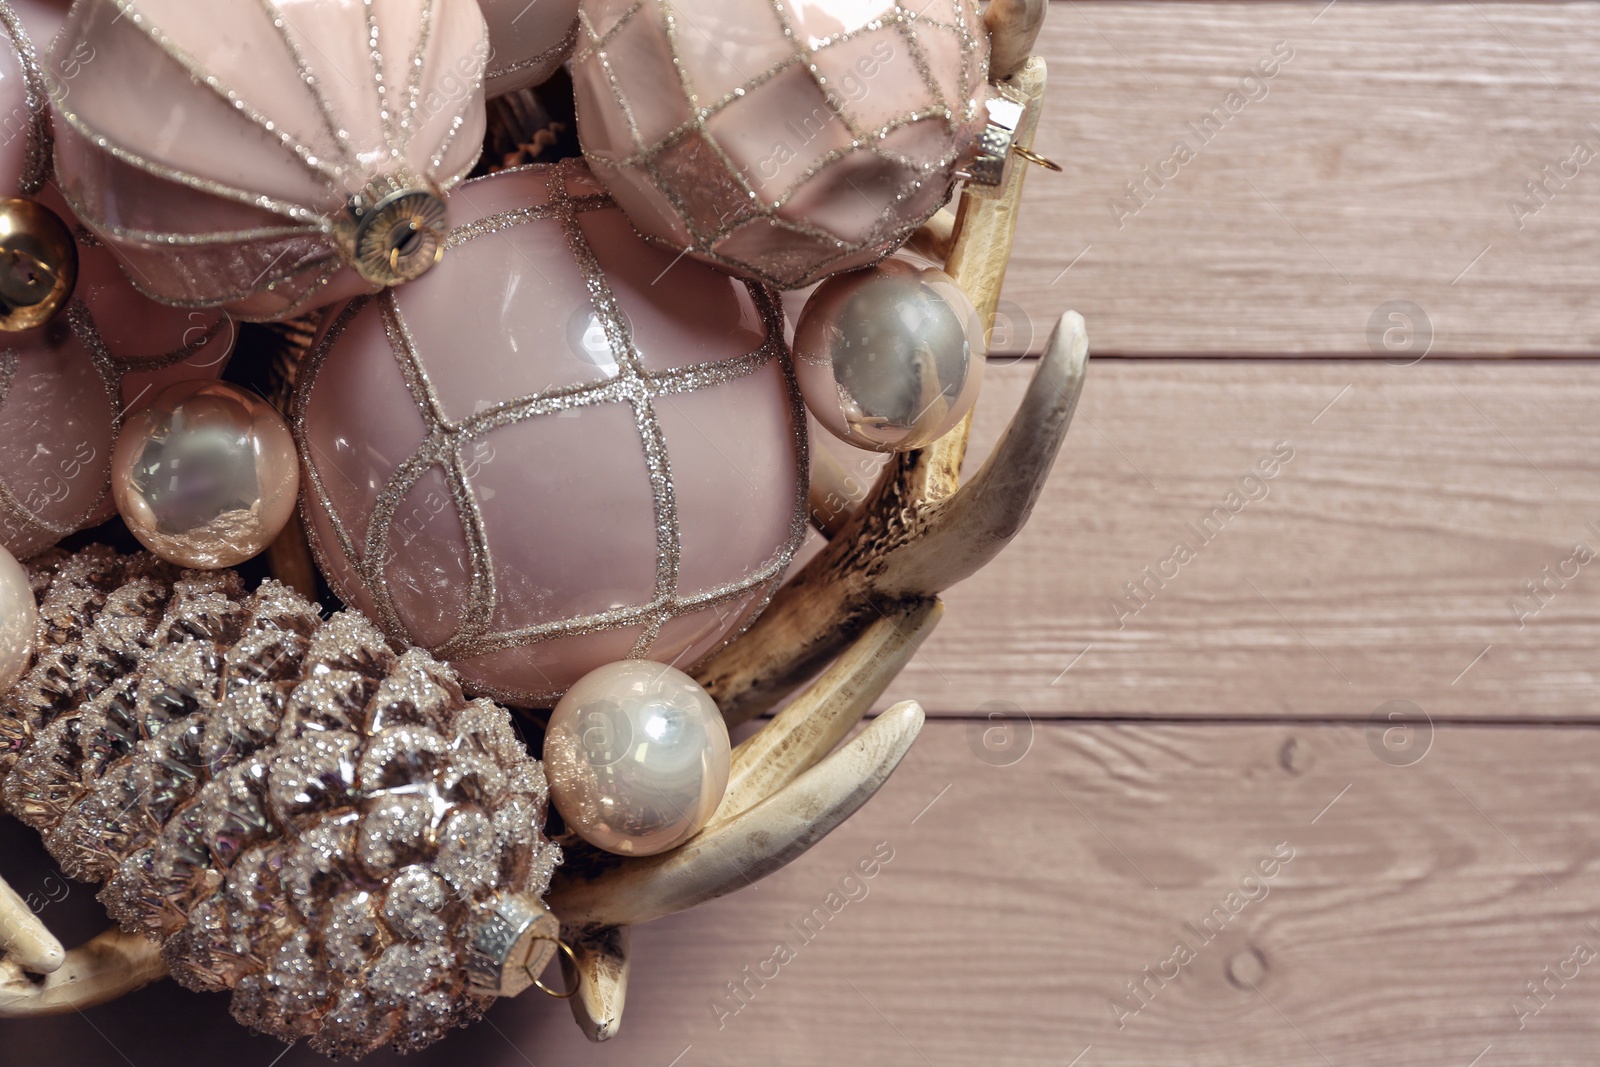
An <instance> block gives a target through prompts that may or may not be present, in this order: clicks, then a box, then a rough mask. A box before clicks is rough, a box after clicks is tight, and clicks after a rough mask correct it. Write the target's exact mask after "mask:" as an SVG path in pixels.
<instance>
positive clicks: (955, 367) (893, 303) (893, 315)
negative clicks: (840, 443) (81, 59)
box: [794, 256, 987, 452]
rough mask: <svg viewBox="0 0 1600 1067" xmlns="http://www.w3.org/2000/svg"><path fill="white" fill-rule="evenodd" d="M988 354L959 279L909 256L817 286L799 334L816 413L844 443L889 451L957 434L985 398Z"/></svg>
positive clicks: (799, 371)
mask: <svg viewBox="0 0 1600 1067" xmlns="http://www.w3.org/2000/svg"><path fill="white" fill-rule="evenodd" d="M986 354H987V353H986V350H985V346H984V342H983V331H982V329H981V328H980V326H979V322H978V313H977V311H976V310H975V309H974V308H973V306H972V301H971V300H970V299H968V298H967V295H966V293H964V292H962V291H961V287H960V286H959V285H957V284H956V283H955V279H953V278H951V277H950V275H948V274H946V273H945V272H944V271H942V270H939V269H938V268H937V267H930V266H925V265H924V264H922V263H921V262H920V261H916V260H913V259H911V258H910V257H905V256H900V257H896V258H894V259H887V260H884V261H883V262H882V263H879V264H878V265H877V266H875V267H868V268H866V269H865V270H858V271H851V272H850V273H849V274H838V275H835V276H834V277H832V278H829V279H828V280H827V281H825V282H823V283H822V284H821V285H819V286H817V288H816V290H815V291H814V292H813V293H812V294H811V297H810V298H809V299H808V300H807V301H806V306H805V310H804V311H803V312H801V315H800V321H799V323H798V324H796V326H795V331H794V367H795V377H796V378H797V379H798V380H799V382H800V393H801V395H802V396H803V397H804V398H805V402H806V407H807V408H808V409H809V410H810V412H811V414H812V415H814V416H815V417H816V419H817V421H818V422H820V423H821V424H822V425H823V426H824V427H825V428H826V429H827V430H828V431H829V432H830V433H832V434H834V435H835V436H836V437H839V438H841V439H842V440H845V441H848V442H850V443H851V444H853V445H856V446H857V447H859V448H870V449H873V450H875V451H879V452H905V451H908V450H910V449H913V448H922V447H924V446H925V445H930V444H932V443H933V442H934V441H937V440H938V439H939V438H940V437H943V436H944V435H945V434H947V433H949V432H950V431H951V430H952V429H954V428H955V426H956V424H957V423H959V422H960V421H961V420H962V419H963V418H965V417H966V414H967V412H968V411H970V410H972V405H973V404H974V403H976V402H977V399H978V389H979V386H980V385H981V383H982V381H983V365H984V358H985V356H986Z"/></svg>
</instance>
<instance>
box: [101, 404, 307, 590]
mask: <svg viewBox="0 0 1600 1067" xmlns="http://www.w3.org/2000/svg"><path fill="white" fill-rule="evenodd" d="M111 482H112V494H113V495H114V496H115V498H116V501H117V510H118V511H119V512H120V513H121V515H122V519H123V521H124V522H126V523H127V524H128V529H129V530H131V531H132V532H133V535H134V536H135V537H137V538H138V539H139V542H140V543H141V544H143V545H144V546H145V547H146V548H148V549H150V551H152V552H154V553H155V554H156V555H158V556H160V557H161V558H162V559H165V560H167V561H168V562H171V563H178V564H181V565H183V566H185V567H199V568H207V569H211V568H217V567H231V566H233V565H234V564H236V563H242V562H244V561H245V560H247V559H249V558H250V557H252V556H254V555H256V554H257V553H258V552H260V551H261V550H262V549H264V548H266V547H267V545H268V544H270V543H271V542H272V539H273V538H274V537H277V536H278V533H279V531H281V530H282V529H283V527H284V525H285V524H286V523H287V522H288V521H289V518H290V516H291V515H293V514H294V504H295V493H296V491H297V490H298V488H299V485H300V465H299V461H298V459H297V457H296V455H295V449H294V438H293V436H292V435H291V434H290V433H289V427H288V425H287V424H286V423H285V422H284V421H283V417H282V416H281V415H279V414H278V413H277V411H276V410H274V409H273V407H272V405H270V404H268V403H267V402H266V401H264V400H262V399H260V398H259V397H256V396H254V395H252V394H250V393H247V392H245V391H244V390H243V389H240V388H238V387H237V386H234V385H230V384H228V383H225V382H180V383H179V384H177V385H174V386H172V387H170V388H168V389H166V390H164V391H163V392H162V393H161V394H160V395H159V396H157V397H156V398H155V400H153V401H152V402H151V403H150V405H149V406H148V407H146V408H143V409H141V410H140V411H139V412H138V413H137V414H135V415H134V416H132V417H131V418H130V419H128V421H127V424H126V425H124V426H123V429H122V435H121V437H119V438H118V440H117V446H116V450H115V452H114V453H113V454H112V461H111Z"/></svg>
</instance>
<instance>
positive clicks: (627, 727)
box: [544, 660, 730, 856]
mask: <svg viewBox="0 0 1600 1067" xmlns="http://www.w3.org/2000/svg"><path fill="white" fill-rule="evenodd" d="M729 759H730V752H729V747H728V728H727V726H726V725H724V723H723V721H722V713H721V712H720V711H718V710H717V705H716V703H715V702H714V701H713V700H712V699H711V696H710V695H709V694H708V693H707V692H706V691H705V690H704V689H702V688H700V686H699V685H697V684H695V681H694V679H693V678H690V677H689V676H688V675H687V674H684V673H683V672H682V671H680V670H677V669H675V668H673V667H669V666H667V665H666V664H664V663H652V662H650V661H649V660H624V661H622V662H620V663H610V664H607V665H606V666H604V667H601V668H599V669H598V670H594V671H590V672H589V673H588V674H586V675H584V676H583V677H582V678H580V679H578V681H577V683H576V684H574V685H573V687H572V688H571V689H569V690H568V691H567V695H566V696H564V697H562V698H561V700H560V702H559V703H557V704H556V706H555V710H554V711H552V712H551V713H550V729H549V731H548V732H547V733H546V734H545V741H544V764H545V774H546V775H547V776H548V777H549V779H550V799H551V801H552V802H553V803H554V804H555V806H556V809H557V810H558V811H560V812H561V817H562V818H563V819H564V820H565V821H566V824H567V826H568V828H569V829H572V830H574V831H576V832H577V833H578V834H579V836H581V837H582V838H583V839H584V840H585V841H587V842H589V843H590V844H591V845H594V846H596V847H597V848H603V849H605V850H606V851H607V852H615V853H617V854H618V855H622V856H653V855H655V854H656V853H658V852H665V851H666V850H667V849H669V848H673V847H675V846H677V845H680V844H682V843H683V842H685V841H687V840H688V839H689V838H691V837H693V836H694V835H695V834H697V833H699V832H700V831H701V829H703V828H704V827H705V825H706V823H707V822H709V821H710V819H711V816H712V815H713V814H714V813H715V812H716V810H717V805H718V804H720V803H722V795H723V793H725V792H726V791H727V788H728V769H729Z"/></svg>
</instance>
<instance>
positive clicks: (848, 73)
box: [572, 0, 989, 289]
mask: <svg viewBox="0 0 1600 1067" xmlns="http://www.w3.org/2000/svg"><path fill="white" fill-rule="evenodd" d="M580 18H581V20H582V29H581V35H582V36H581V38H580V40H579V42H578V47H577V51H576V52H575V53H574V55H573V60H572V77H573V82H574V85H575V87H576V90H577V105H578V134H579V137H580V138H581V140H582V142H583V151H584V155H585V156H586V157H587V158H588V160H589V163H590V165H591V166H592V167H594V171H595V174H596V176H597V177H599V178H600V180H601V181H603V182H604V183H605V184H606V187H607V188H608V189H610V191H611V194H612V195H613V196H615V197H616V198H617V203H619V204H620V205H622V207H623V209H624V210H625V211H627V213H628V217H629V218H630V219H631V220H632V221H633V223H634V225H635V226H637V227H638V228H639V230H640V232H642V233H644V234H645V235H647V236H649V237H651V238H653V239H655V240H657V241H660V242H662V243H664V244H666V245H668V246H670V247H672V248H674V249H687V250H689V251H690V253H691V254H693V255H695V256H697V257H699V258H701V259H703V260H705V261H707V262H710V263H715V264H717V265H718V266H721V267H723V268H724V269H727V270H731V271H734V272H736V273H739V274H742V275H745V276H747V277H751V278H759V279H761V280H764V281H767V282H770V283H771V284H773V285H776V286H778V287H779V288H781V289H794V288H800V287H802V286H805V285H809V284H811V283H812V282H815V281H817V280H819V279H821V278H823V277H825V276H826V275H829V274H834V273H837V272H839V271H843V270H850V269H853V268H856V267H862V266H866V265H867V264H869V263H872V262H875V261H876V260H878V259H880V258H882V257H883V256H884V255H887V254H888V253H889V252H891V251H893V250H894V249H895V248H897V247H898V246H899V245H900V244H902V243H904V241H905V240H906V239H907V238H908V237H910V235H911V234H912V232H913V231H915V230H916V228H917V227H918V226H920V225H921V224H922V223H923V222H924V221H926V220H927V219H928V217H929V216H931V215H932V214H933V213H934V212H935V211H937V210H938V209H939V207H940V206H941V205H943V204H944V203H945V201H946V200H947V199H948V198H949V195H950V190H951V186H952V183H953V182H954V179H955V173H956V169H957V167H958V165H960V163H961V162H962V161H963V160H964V159H965V158H966V157H967V155H968V154H969V153H971V152H973V151H975V149H976V142H977V138H978V135H979V134H980V133H981V132H982V130H983V128H984V125H985V122H986V121H987V116H986V112H985V111H984V108H983V98H984V94H985V92H986V83H987V78H988V62H989V41H988V37H987V35H986V34H985V32H984V29H983V27H982V25H981V23H980V21H979V18H978V13H977V8H976V6H975V4H974V3H973V0H908V2H907V3H906V4H901V3H898V2H895V0H829V2H827V3H800V4H790V3H783V2H780V0H670V2H669V0H583V2H582V5H581V9H580Z"/></svg>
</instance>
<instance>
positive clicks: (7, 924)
mask: <svg viewBox="0 0 1600 1067" xmlns="http://www.w3.org/2000/svg"><path fill="white" fill-rule="evenodd" d="M0 950H3V951H4V952H5V954H6V956H7V957H8V958H10V959H13V960H15V961H16V962H17V963H18V964H19V965H20V966H21V967H22V969H23V970H25V971H32V972H33V973H34V974H49V973H50V972H52V971H55V970H59V969H60V967H61V965H62V964H63V963H65V962H66V959H67V951H66V949H64V948H62V947H61V942H60V941H58V940H56V935H55V934H52V933H51V932H50V931H49V930H47V929H45V925H44V923H42V922H40V921H39V917H38V916H37V915H35V914H34V913H33V909H32V908H30V907H28V902H27V901H25V900H23V899H22V898H21V897H19V896H18V895H17V891H16V890H15V889H12V888H11V886H9V885H7V884H6V880H5V879H4V878H0Z"/></svg>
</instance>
